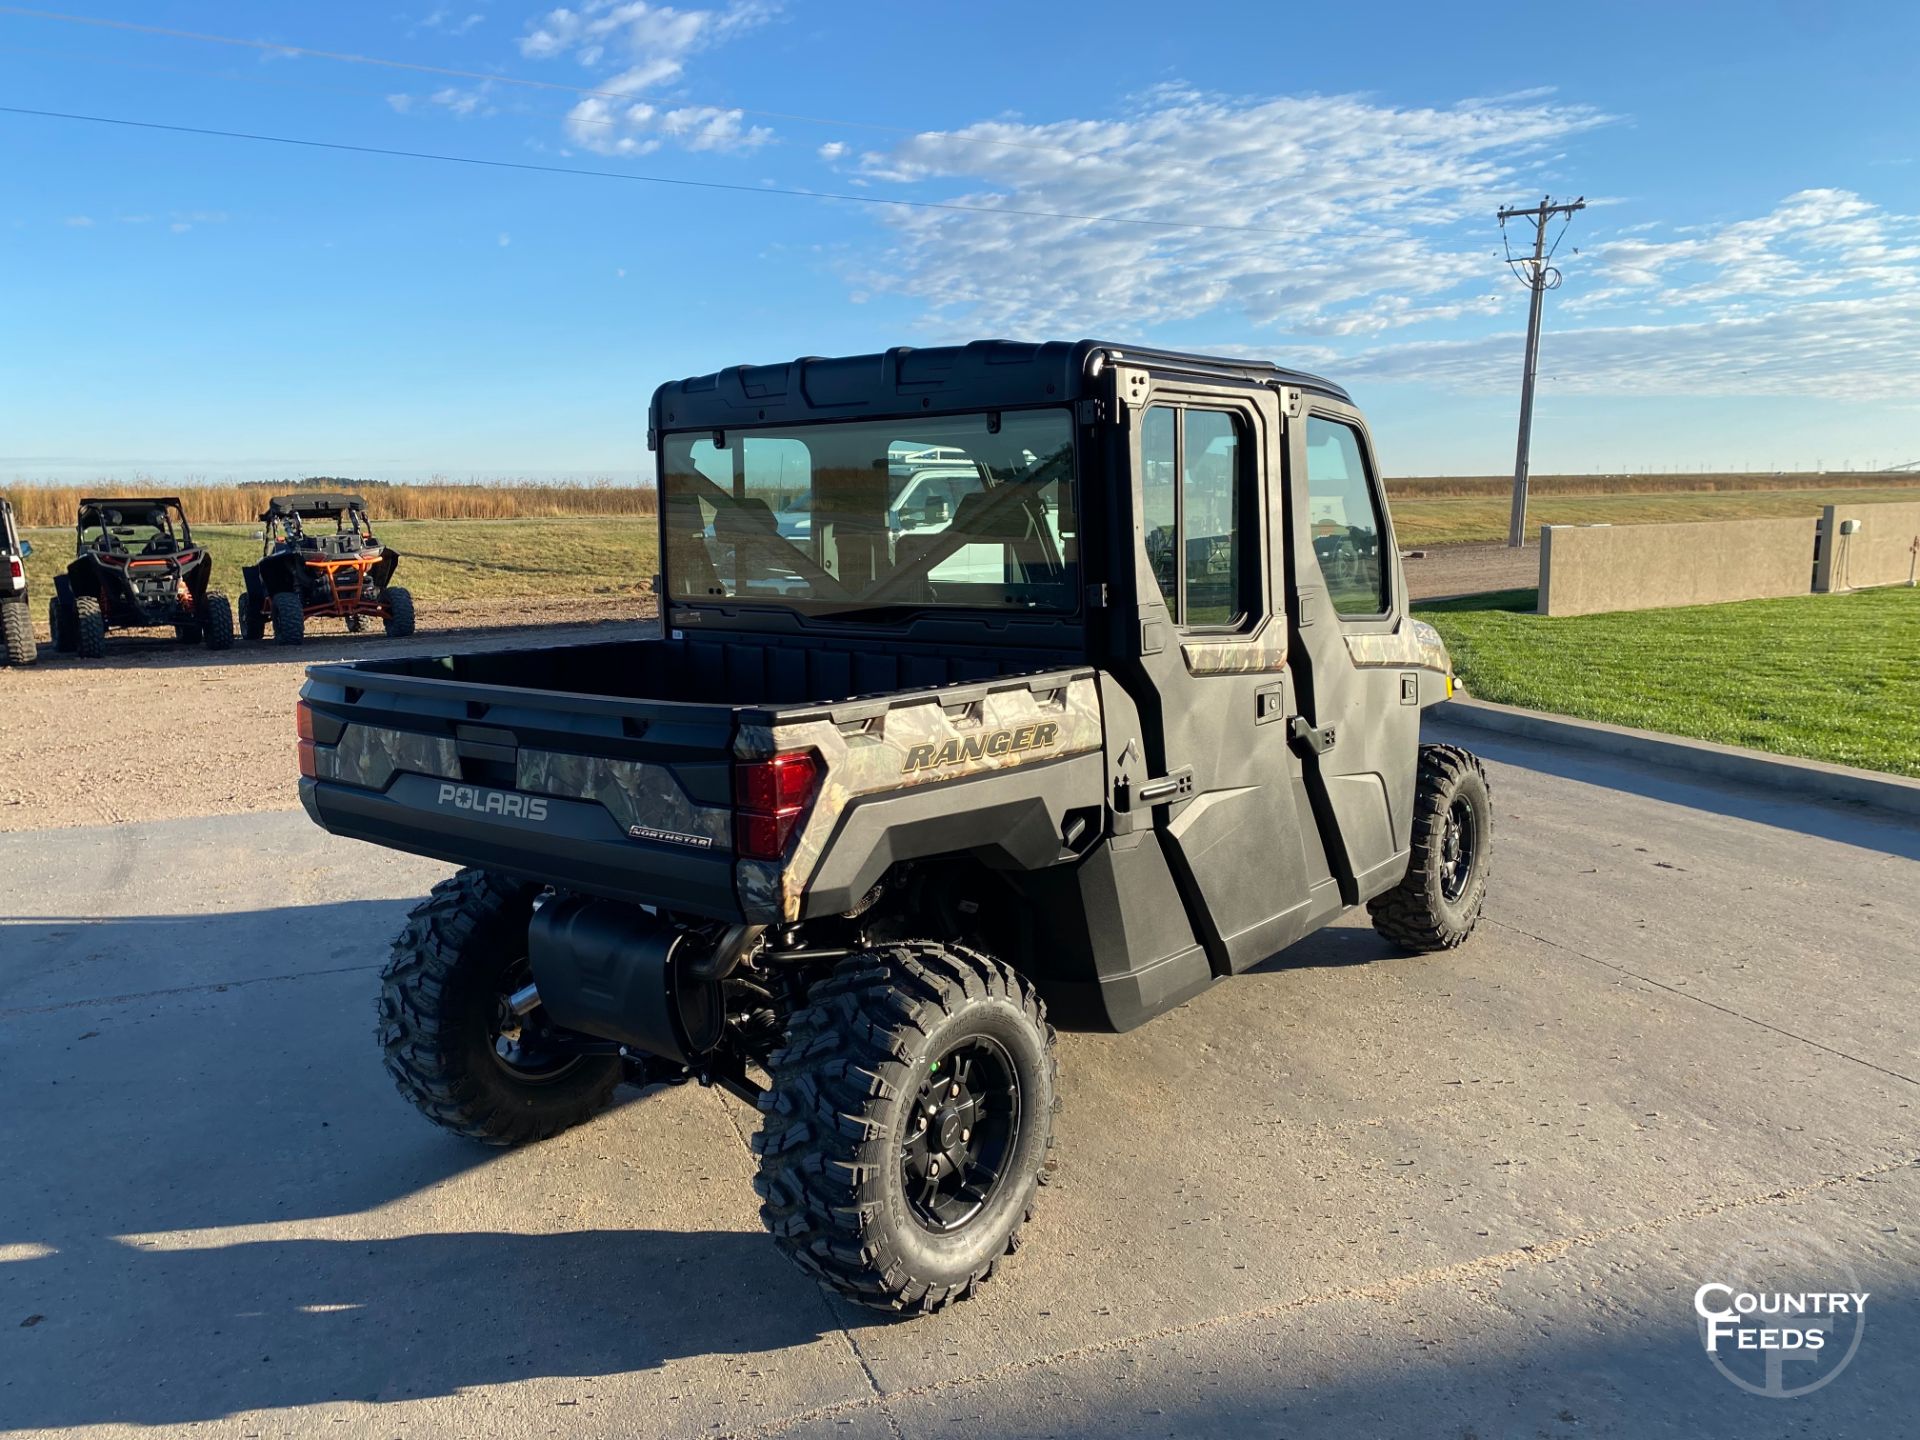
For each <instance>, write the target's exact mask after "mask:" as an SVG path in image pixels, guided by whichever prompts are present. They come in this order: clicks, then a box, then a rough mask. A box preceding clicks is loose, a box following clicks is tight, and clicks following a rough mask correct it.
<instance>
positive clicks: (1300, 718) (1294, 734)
mask: <svg viewBox="0 0 1920 1440" xmlns="http://www.w3.org/2000/svg"><path fill="white" fill-rule="evenodd" d="M1287 735H1288V737H1289V738H1291V739H1294V740H1298V741H1300V742H1301V743H1302V744H1303V745H1305V746H1306V747H1307V748H1308V749H1309V750H1311V751H1313V753H1314V754H1316V755H1324V754H1326V753H1327V752H1328V751H1329V750H1331V749H1332V748H1333V742H1334V733H1333V726H1331V725H1310V724H1308V723H1307V717H1306V716H1304V715H1296V716H1294V717H1293V719H1291V720H1289V721H1288V722H1287Z"/></svg>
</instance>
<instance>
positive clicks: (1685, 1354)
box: [791, 1294, 1920, 1440]
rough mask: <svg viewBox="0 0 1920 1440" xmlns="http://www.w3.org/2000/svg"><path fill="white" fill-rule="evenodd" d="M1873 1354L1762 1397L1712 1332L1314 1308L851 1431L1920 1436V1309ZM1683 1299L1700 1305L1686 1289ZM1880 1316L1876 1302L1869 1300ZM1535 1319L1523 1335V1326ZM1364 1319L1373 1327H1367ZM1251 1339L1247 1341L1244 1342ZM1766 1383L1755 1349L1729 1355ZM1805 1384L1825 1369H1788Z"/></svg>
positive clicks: (824, 1427)
mask: <svg viewBox="0 0 1920 1440" xmlns="http://www.w3.org/2000/svg"><path fill="white" fill-rule="evenodd" d="M1871 1304H1873V1305H1880V1306H1882V1308H1881V1309H1880V1311H1879V1312H1878V1313H1877V1314H1872V1318H1871V1319H1870V1320H1869V1322H1868V1326H1867V1330H1866V1332H1865V1336H1864V1339H1863V1344H1862V1347H1861V1349H1860V1351H1859V1352H1858V1353H1857V1354H1856V1356H1855V1357H1854V1359H1853V1361H1852V1362H1851V1363H1850V1364H1849V1365H1848V1366H1847V1367H1846V1368H1845V1369H1844V1370H1842V1371H1840V1372H1839V1373H1838V1374H1836V1375H1835V1376H1834V1378H1833V1379H1832V1381H1831V1383H1829V1384H1827V1385H1825V1386H1824V1387H1822V1388H1820V1389H1818V1390H1814V1391H1812V1392H1810V1393H1807V1394H1804V1395H1799V1396H1793V1397H1772V1396H1767V1395H1764V1394H1760V1395H1756V1394H1751V1393H1748V1392H1745V1391H1743V1390H1741V1389H1739V1388H1738V1387H1737V1386H1736V1385H1734V1384H1733V1383H1732V1382H1731V1381H1729V1380H1728V1379H1727V1378H1725V1377H1724V1376H1723V1375H1721V1374H1719V1373H1717V1372H1716V1371H1715V1370H1714V1369H1713V1367H1712V1363H1711V1362H1710V1361H1709V1359H1708V1358H1707V1355H1706V1353H1705V1351H1704V1349H1703V1347H1702V1344H1701V1340H1700V1336H1699V1333H1698V1331H1697V1330H1696V1329H1695V1327H1694V1326H1693V1325H1691V1324H1688V1323H1686V1322H1685V1320H1676V1319H1669V1318H1665V1317H1663V1318H1662V1319H1660V1320H1658V1321H1652V1322H1648V1321H1645V1320H1641V1321H1640V1322H1639V1323H1637V1324H1636V1323H1634V1322H1633V1321H1632V1320H1631V1319H1629V1318H1627V1317H1617V1319H1618V1323H1617V1325H1616V1326H1609V1327H1608V1328H1607V1329H1605V1330H1602V1331H1600V1332H1598V1333H1596V1332H1595V1330H1594V1328H1593V1326H1592V1325H1591V1324H1589V1323H1583V1322H1584V1317H1583V1318H1582V1319H1581V1320H1576V1319H1575V1318H1574V1317H1573V1316H1572V1315H1571V1314H1557V1315H1547V1314H1538V1315H1536V1316H1534V1317H1532V1318H1531V1319H1530V1320H1527V1319H1522V1317H1520V1316H1515V1317H1513V1318H1514V1321H1515V1328H1513V1329H1508V1330H1506V1331H1505V1332H1504V1333H1500V1332H1496V1333H1491V1334H1489V1333H1484V1332H1481V1333H1476V1331H1477V1330H1478V1327H1477V1326H1473V1325H1472V1324H1471V1322H1469V1324H1468V1325H1467V1326H1462V1325H1461V1324H1459V1323H1457V1317H1456V1319H1455V1321H1454V1322H1452V1323H1450V1322H1449V1320H1448V1319H1446V1318H1442V1317H1440V1316H1435V1315H1431V1314H1422V1313H1421V1312H1419V1311H1418V1310H1417V1309H1409V1310H1403V1311H1400V1312H1399V1313H1395V1314H1393V1315H1392V1316H1391V1317H1390V1318H1389V1317H1387V1316H1384V1315H1383V1316H1382V1317H1379V1318H1380V1320H1382V1321H1383V1322H1384V1323H1379V1324H1378V1325H1377V1327H1368V1326H1367V1325H1366V1324H1365V1323H1364V1321H1362V1319H1361V1318H1360V1317H1358V1316H1356V1315H1353V1314H1351V1313H1349V1314H1345V1315H1329V1314H1327V1313H1326V1312H1324V1311H1320V1310H1318V1307H1314V1308H1309V1309H1308V1310H1306V1311H1305V1312H1303V1313H1302V1314H1301V1315H1300V1317H1299V1318H1298V1319H1295V1320H1292V1321H1286V1322H1280V1323H1276V1324H1273V1325H1271V1326H1261V1327H1258V1328H1257V1329H1252V1328H1243V1327H1241V1326H1238V1325H1234V1326H1232V1328H1230V1329H1228V1330H1226V1331H1225V1332H1223V1334H1222V1335H1221V1337H1220V1339H1219V1340H1216V1341H1214V1342H1213V1343H1212V1345H1210V1346H1209V1347H1208V1349H1207V1350H1206V1351H1205V1352H1202V1353H1204V1354H1205V1357H1206V1358H1205V1359H1204V1361H1201V1362H1200V1363H1199V1364H1198V1365H1196V1363H1195V1362H1196V1361H1197V1360H1199V1359H1200V1357H1199V1355H1196V1354H1195V1350H1196V1349H1197V1346H1198V1344H1199V1341H1198V1340H1197V1339H1196V1340H1195V1341H1194V1342H1192V1343H1190V1344H1189V1345H1188V1346H1186V1347H1184V1351H1185V1353H1171V1352H1172V1347H1169V1346H1158V1345H1154V1344H1153V1343H1152V1342H1149V1343H1148V1345H1147V1346H1145V1347H1143V1348H1142V1350H1141V1351H1140V1352H1139V1353H1138V1354H1137V1356H1136V1357H1135V1363H1133V1364H1130V1365H1125V1366H1116V1365H1114V1364H1112V1363H1107V1364H1100V1363H1098V1361H1097V1360H1095V1359H1091V1358H1090V1359H1088V1360H1085V1361H1079V1362H1076V1361H1071V1360H1070V1361H1068V1362H1066V1364H1064V1365H1063V1366H1061V1367H1059V1368H1058V1369H1057V1370H1054V1369H1051V1368H1050V1369H1049V1370H1046V1371H1041V1372H1038V1374H1039V1375H1041V1376H1044V1380H1040V1381H1036V1382H1031V1383H1026V1384H1023V1383H1021V1381H1020V1379H1019V1378H1018V1377H1009V1378H1008V1379H1007V1380H1004V1381H996V1380H991V1379H989V1380H985V1381H978V1382H971V1383H963V1384H961V1385H959V1386H956V1387H953V1388H951V1389H948V1390H944V1391H933V1392H931V1393H926V1394H922V1395H911V1396H903V1397H899V1398H896V1399H890V1400H888V1401H886V1402H882V1404H881V1405H879V1406H875V1407H874V1408H875V1409H884V1411H885V1421H886V1423H885V1425H884V1427H883V1425H881V1424H869V1425H867V1426H865V1427H864V1428H859V1427H856V1428H855V1429H854V1431H853V1432H852V1433H854V1434H856V1435H858V1436H860V1437H862V1440H865V1437H867V1436H876V1437H877V1436H884V1435H888V1434H891V1435H893V1436H896V1437H899V1436H904V1437H912V1440H918V1437H926V1436H946V1435H962V1436H965V1437H967V1440H1015V1437H1019V1440H1189V1437H1191V1440H1201V1437H1206V1440H1216V1437H1217V1440H1251V1437H1262V1440H1264V1437H1275V1440H1279V1437H1284V1440H1356V1437H1388V1436H1391V1437H1409V1440H1411V1437H1421V1440H1579V1437H1613V1440H1772V1437H1781V1440H1786V1437H1796V1440H1798V1437H1807V1436H1823V1437H1832V1436H1842V1435H1859V1436H1894V1435H1905V1434H1910V1433H1911V1432H1912V1424H1911V1418H1910V1405H1909V1389H1908V1384H1907V1367H1908V1364H1909V1361H1908V1358H1907V1357H1908V1356H1910V1355H1911V1346H1912V1344H1913V1342H1914V1341H1915V1339H1916V1338H1920V1334H1917V1332H1920V1307H1917V1306H1916V1304H1915V1302H1914V1299H1913V1297H1912V1296H1911V1295H1908V1294H1885V1295H1882V1294H1876V1295H1875V1296H1874V1298H1873V1301H1872V1302H1871ZM1677 1308H1678V1310H1679V1311H1680V1312H1681V1313H1683V1314H1684V1312H1685V1297H1682V1299H1681V1303H1680V1305H1679V1306H1678V1307H1677ZM1870 1313H1871V1312H1870ZM1522 1325H1524V1326H1525V1328H1524V1330H1522V1329H1520V1328H1519V1327H1520V1326H1522ZM1356 1332H1358V1333H1356ZM1235 1342H1237V1343H1235ZM1728 1360H1729V1363H1730V1368H1733V1369H1734V1371H1735V1373H1736V1374H1741V1375H1742V1376H1743V1378H1747V1379H1749V1380H1750V1381H1751V1382H1752V1383H1755V1384H1756V1385H1759V1386H1761V1387H1764V1385H1765V1382H1766V1376H1765V1371H1764V1368H1763V1365H1762V1363H1761V1362H1760V1361H1759V1360H1758V1359H1757V1358H1756V1357H1746V1358H1745V1359H1742V1358H1741V1357H1737V1356H1729V1357H1728ZM1782 1373H1783V1377H1784V1381H1785V1383H1786V1384H1788V1385H1792V1384H1796V1383H1805V1382H1806V1381H1808V1380H1811V1379H1814V1378H1817V1377H1818V1376H1819V1375H1820V1374H1822V1373H1825V1372H1824V1371H1823V1370H1822V1369H1820V1368H1815V1367H1814V1366H1812V1365H1810V1364H1801V1365H1797V1366H1791V1367H1788V1368H1786V1369H1785V1370H1784V1371H1783V1372H1782ZM849 1423H850V1421H849V1419H848V1418H847V1417H845V1416H841V1417H830V1418H825V1419H823V1420H822V1421H820V1422H816V1423H814V1424H810V1425H804V1426H800V1427H796V1428H795V1429H794V1430H793V1431H792V1432H791V1433H792V1437H793V1440H822V1437H826V1436H831V1435H834V1434H836V1433H838V1434H846V1433H848V1431H847V1430H846V1428H845V1427H846V1426H847V1425H848V1424H849Z"/></svg>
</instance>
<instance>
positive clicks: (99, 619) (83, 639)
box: [73, 595, 107, 660]
mask: <svg viewBox="0 0 1920 1440" xmlns="http://www.w3.org/2000/svg"><path fill="white" fill-rule="evenodd" d="M73 648H74V649H75V650H77V651H79V652H80V655H81V658H83V659H86V660H98V659H101V658H102V657H103V656H105V655H106V653H107V616H106V612H105V611H103V610H102V609H101V608H100V602H99V601H98V600H96V599H94V598H93V596H91V595H76V596H74V597H73Z"/></svg>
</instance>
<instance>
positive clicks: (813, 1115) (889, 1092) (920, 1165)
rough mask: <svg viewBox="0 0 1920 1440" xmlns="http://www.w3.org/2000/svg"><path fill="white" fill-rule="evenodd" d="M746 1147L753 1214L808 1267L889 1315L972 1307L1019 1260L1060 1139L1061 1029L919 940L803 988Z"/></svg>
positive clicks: (988, 963)
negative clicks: (1011, 1257) (1008, 1260)
mask: <svg viewBox="0 0 1920 1440" xmlns="http://www.w3.org/2000/svg"><path fill="white" fill-rule="evenodd" d="M767 1068H768V1073H769V1074H770V1075H771V1077H772V1080H773V1085H772V1087H771V1088H770V1089H769V1090H768V1091H767V1092H766V1093H765V1094H763V1095H762V1096H761V1098H760V1109H761V1112H762V1114H763V1116H764V1117H765V1118H764V1119H763V1121H762V1123H761V1128H760V1133H759V1134H758V1135H757V1136H755V1137H754V1150H755V1151H756V1152H757V1153H758V1154H759V1156H760V1174H759V1178H758V1179H757V1180H756V1181H755V1188H756V1189H758V1190H759V1192H760V1196H761V1199H762V1201H763V1202H764V1203H763V1204H762V1206H761V1209H760V1216H761V1219H762V1220H763V1221H764V1222H765V1223H766V1226H767V1228H768V1230H770V1231H771V1232H772V1234H773V1237H774V1239H775V1241H776V1242H777V1243H778V1244H779V1245H780V1247H781V1248H782V1249H783V1250H785V1251H786V1252H787V1254H788V1255H789V1256H791V1257H792V1258H793V1259H794V1260H795V1261H796V1262H797V1263H798V1264H799V1265H800V1266H801V1268H802V1269H804V1270H806V1271H807V1272H808V1273H810V1274H812V1275H814V1276H816V1277H818V1278H819V1279H822V1280H825V1281H826V1282H827V1283H828V1284H830V1285H832V1286H833V1287H834V1288H835V1289H836V1290H838V1291H840V1292H841V1293H842V1294H844V1295H846V1296H848V1297H849V1298H850V1299H852V1300H855V1301H858V1302H859V1303H860V1304H862V1305H870V1306H873V1307H875V1308H876V1309H882V1310H904V1311H913V1312H926V1311H932V1310H938V1309H940V1308H941V1307H942V1306H944V1305H946V1304H947V1303H949V1302H950V1301H953V1300H959V1299H964V1298H966V1297H967V1296H968V1295H970V1294H971V1293H972V1291H973V1288H974V1287H975V1286H976V1285H978V1284H980V1283H982V1282H983V1281H985V1280H987V1279H988V1278H989V1277H991V1276H992V1274H993V1271H994V1267H995V1266H996V1265H998V1264H999V1262H1000V1260H1001V1258H1002V1257H1003V1256H1005V1255H1007V1254H1009V1253H1011V1252H1012V1250H1013V1249H1014V1248H1015V1246H1016V1244H1017V1243H1018V1233H1019V1229H1020V1226H1021V1224H1022V1223H1023V1222H1024V1221H1025V1220H1026V1218H1027V1215H1028V1212H1029V1208H1030V1207H1031V1205H1032V1204H1033V1197H1034V1191H1035V1188H1036V1187H1037V1186H1038V1185H1039V1183H1040V1175H1041V1170H1042V1167H1043V1166H1044V1165H1045V1163H1046V1158H1047V1150H1048V1148H1049V1147H1050V1146H1051V1145H1052V1143H1053V1112H1054V1089H1055V1073H1056V1067H1055V1063H1054V1057H1053V1030H1052V1028H1051V1027H1050V1026H1049V1025H1048V1024H1047V1020H1046V1012H1045V1010H1044V1009H1043V1008H1042V1006H1041V1004H1040V1001H1039V999H1038V998H1037V997H1036V996H1035V995H1034V993H1033V991H1032V989H1031V988H1030V987H1029V986H1028V985H1027V983H1026V981H1024V980H1023V979H1021V978H1020V976H1019V975H1017V974H1016V973H1015V972H1014V971H1012V970H1011V969H1009V968H1008V967H1007V966H1005V965H1002V964H1000V963H999V962H998V961H996V960H991V959H989V958H988V957H986V956H985V955H981V954H979V953H977V952H975V951H972V950H964V949H961V948H959V947H957V946H943V945H936V944H930V943H924V942H916V943H908V944H899V945H889V946H886V947H883V948H881V949H877V950H871V951H867V952H865V953H862V954H858V955H855V956H852V957H851V958H849V959H847V960H844V961H842V962H841V963H840V965H839V966H838V967H837V968H836V969H835V970H834V972H833V973H832V974H831V975H829V976H828V977H827V978H826V979H825V980H822V981H821V982H820V983H819V984H817V985H815V986H814V987H813V989H812V990H811V991H810V992H809V993H808V996H807V1004H806V1006H805V1008H803V1009H801V1010H799V1011H796V1012H795V1014H794V1015H793V1017H792V1020H791V1022H790V1024H789V1027H788V1031H787V1043H786V1045H785V1046H784V1047H783V1048H782V1049H780V1050H777V1051H775V1052H774V1054H773V1056H772V1057H771V1059H770V1060H769V1062H768V1067H767Z"/></svg>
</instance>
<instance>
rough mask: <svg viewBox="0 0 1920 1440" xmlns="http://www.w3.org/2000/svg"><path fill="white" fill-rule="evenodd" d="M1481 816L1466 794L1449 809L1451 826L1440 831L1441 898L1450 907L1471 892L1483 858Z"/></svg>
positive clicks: (1457, 798)
mask: <svg viewBox="0 0 1920 1440" xmlns="http://www.w3.org/2000/svg"><path fill="white" fill-rule="evenodd" d="M1478 823H1479V817H1478V816H1476V815H1475V814H1474V809H1473V802H1472V801H1471V800H1469V799H1468V798H1467V797H1466V796H1464V795H1458V796H1455V797H1454V801H1453V804H1451V805H1449V806H1448V807H1447V823H1446V826H1445V828H1443V829H1442V830H1441V832H1440V898H1441V899H1443V900H1445V901H1446V902H1447V903H1448V904H1449V905H1451V904H1453V903H1454V902H1455V901H1457V900H1459V898H1460V897H1461V896H1462V895H1464V894H1466V893H1467V885H1468V883H1469V882H1470V881H1471V880H1472V879H1473V867H1474V861H1475V860H1476V859H1477V858H1478V856H1479V851H1480V838H1479V830H1478Z"/></svg>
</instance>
